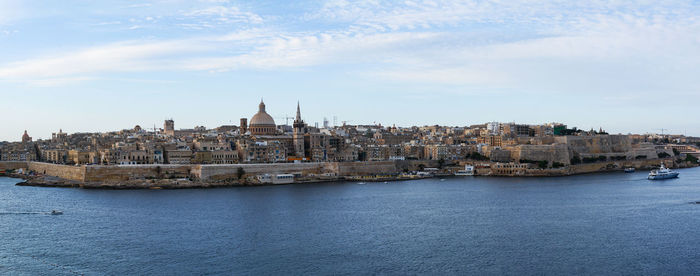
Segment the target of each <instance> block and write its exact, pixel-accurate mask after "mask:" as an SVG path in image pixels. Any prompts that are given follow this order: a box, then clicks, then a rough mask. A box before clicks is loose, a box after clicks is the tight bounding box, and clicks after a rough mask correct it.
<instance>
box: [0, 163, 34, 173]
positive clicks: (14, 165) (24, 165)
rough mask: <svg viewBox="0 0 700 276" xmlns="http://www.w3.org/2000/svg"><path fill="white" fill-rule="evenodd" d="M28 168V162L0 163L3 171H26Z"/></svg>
mask: <svg viewBox="0 0 700 276" xmlns="http://www.w3.org/2000/svg"><path fill="white" fill-rule="evenodd" d="M28 167H29V164H28V163H27V162H21V161H2V162H0V170H3V171H6V170H17V169H26V168H28Z"/></svg>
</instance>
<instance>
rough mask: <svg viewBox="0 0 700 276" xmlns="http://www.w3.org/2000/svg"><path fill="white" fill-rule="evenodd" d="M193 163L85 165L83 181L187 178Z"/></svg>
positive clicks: (191, 173)
mask: <svg viewBox="0 0 700 276" xmlns="http://www.w3.org/2000/svg"><path fill="white" fill-rule="evenodd" d="M193 167H194V166H193V165H162V164H161V165H113V166H85V178H84V180H83V181H85V182H118V181H127V180H136V179H162V178H164V179H169V178H187V177H190V176H192V175H193Z"/></svg>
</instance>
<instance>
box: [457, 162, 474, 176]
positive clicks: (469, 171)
mask: <svg viewBox="0 0 700 276" xmlns="http://www.w3.org/2000/svg"><path fill="white" fill-rule="evenodd" d="M455 175H460V176H473V175H474V166H470V165H465V166H464V170H459V171H457V172H456V173H455Z"/></svg>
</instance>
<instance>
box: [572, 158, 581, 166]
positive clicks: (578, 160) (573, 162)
mask: <svg viewBox="0 0 700 276" xmlns="http://www.w3.org/2000/svg"><path fill="white" fill-rule="evenodd" d="M576 164H581V157H578V156H574V158H571V165H576Z"/></svg>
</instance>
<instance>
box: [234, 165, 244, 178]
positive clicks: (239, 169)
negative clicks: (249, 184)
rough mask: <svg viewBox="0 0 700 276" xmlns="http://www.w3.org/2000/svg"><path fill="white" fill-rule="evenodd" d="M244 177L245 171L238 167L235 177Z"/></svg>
mask: <svg viewBox="0 0 700 276" xmlns="http://www.w3.org/2000/svg"><path fill="white" fill-rule="evenodd" d="M244 175H245V170H244V169H243V167H238V169H237V170H236V176H238V179H241V178H243V176H244Z"/></svg>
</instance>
